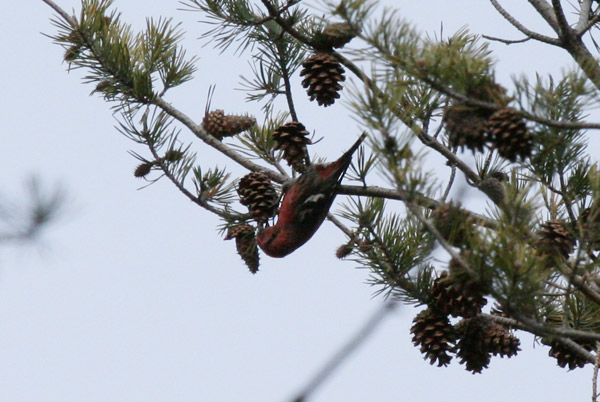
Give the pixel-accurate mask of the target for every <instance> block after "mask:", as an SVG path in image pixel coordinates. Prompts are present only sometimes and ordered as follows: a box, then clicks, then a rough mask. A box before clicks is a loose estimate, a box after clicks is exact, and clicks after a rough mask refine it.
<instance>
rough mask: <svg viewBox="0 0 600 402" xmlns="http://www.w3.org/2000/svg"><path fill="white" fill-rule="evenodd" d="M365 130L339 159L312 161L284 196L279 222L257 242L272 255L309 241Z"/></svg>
mask: <svg viewBox="0 0 600 402" xmlns="http://www.w3.org/2000/svg"><path fill="white" fill-rule="evenodd" d="M365 137H366V133H363V134H362V135H361V136H360V138H359V139H358V140H357V141H356V142H355V143H354V145H352V147H351V148H350V149H349V150H348V151H346V152H345V153H344V154H343V155H342V156H341V157H340V158H339V159H338V160H336V161H334V162H331V163H326V164H313V165H310V166H309V167H308V168H307V169H306V171H305V172H304V173H303V174H302V175H301V176H300V177H299V178H298V179H297V180H295V181H294V183H293V184H292V185H291V187H290V189H289V190H288V191H287V192H286V193H285V195H284V196H283V200H282V201H281V206H280V208H279V215H278V218H277V223H276V224H275V225H274V226H270V227H268V228H266V229H264V230H262V231H259V233H258V235H257V236H256V241H257V243H258V246H259V247H260V248H261V249H262V251H264V252H265V253H266V254H267V255H269V256H271V257H285V256H286V255H288V254H290V253H292V252H293V251H294V250H296V249H297V248H299V247H300V246H302V245H303V244H304V243H306V242H307V241H308V240H309V239H310V238H311V237H312V236H313V235H314V234H315V232H316V231H317V229H319V227H320V226H321V224H322V223H323V221H324V220H325V217H326V216H327V213H328V212H329V208H331V204H333V200H334V199H335V196H336V195H337V190H338V187H339V185H340V183H341V181H342V178H343V177H344V174H345V173H346V170H347V169H348V166H350V162H351V161H352V154H353V153H354V152H355V151H356V150H357V149H358V147H359V146H360V144H361V143H362V141H363V140H364V139H365Z"/></svg>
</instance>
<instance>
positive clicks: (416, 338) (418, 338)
mask: <svg viewBox="0 0 600 402" xmlns="http://www.w3.org/2000/svg"><path fill="white" fill-rule="evenodd" d="M410 332H411V333H412V334H413V338H412V341H413V344H414V345H415V346H420V350H421V353H423V354H424V355H425V359H429V362H430V364H435V363H436V362H437V365H438V367H441V366H447V365H448V363H450V361H451V360H452V356H450V353H454V342H455V341H456V334H455V332H454V327H452V325H451V324H450V321H449V320H448V317H447V316H446V315H444V314H440V313H438V312H435V311H433V310H423V311H421V312H420V313H419V314H417V316H416V317H415V318H414V320H413V326H412V327H411V329H410Z"/></svg>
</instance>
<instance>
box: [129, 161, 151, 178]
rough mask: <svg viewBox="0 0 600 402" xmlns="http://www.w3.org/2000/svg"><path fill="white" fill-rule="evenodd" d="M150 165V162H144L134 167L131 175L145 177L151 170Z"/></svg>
mask: <svg viewBox="0 0 600 402" xmlns="http://www.w3.org/2000/svg"><path fill="white" fill-rule="evenodd" d="M152 166H154V164H153V163H152V162H144V163H142V164H140V165H138V167H136V168H135V170H134V171H133V175H134V176H135V177H138V178H142V177H146V176H147V175H148V174H149V173H150V172H151V171H152Z"/></svg>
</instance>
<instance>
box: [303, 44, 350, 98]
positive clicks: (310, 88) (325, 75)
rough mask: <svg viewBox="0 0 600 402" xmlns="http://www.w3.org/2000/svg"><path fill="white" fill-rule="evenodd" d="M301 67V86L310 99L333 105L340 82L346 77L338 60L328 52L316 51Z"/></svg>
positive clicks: (339, 89) (338, 94)
mask: <svg viewBox="0 0 600 402" xmlns="http://www.w3.org/2000/svg"><path fill="white" fill-rule="evenodd" d="M302 67H303V69H302V71H301V72H300V76H302V77H304V79H303V80H302V86H303V87H304V88H306V92H307V93H308V96H309V97H310V100H311V101H313V100H315V99H316V100H317V103H318V104H319V106H321V105H322V106H325V107H327V106H330V105H333V103H334V102H335V100H336V99H338V98H339V97H340V93H339V92H340V91H341V89H342V86H341V85H340V82H341V81H344V80H345V79H346V77H345V76H344V68H343V67H342V65H341V64H340V62H339V61H337V59H336V58H335V57H334V56H332V55H331V54H329V53H325V52H318V53H315V54H313V55H312V56H311V57H309V58H308V59H306V60H305V61H304V62H303V63H302Z"/></svg>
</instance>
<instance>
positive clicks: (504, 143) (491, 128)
mask: <svg viewBox="0 0 600 402" xmlns="http://www.w3.org/2000/svg"><path fill="white" fill-rule="evenodd" d="M486 129H487V131H488V133H489V134H488V135H489V140H490V142H491V143H492V144H493V146H494V147H495V148H496V149H497V150H498V154H499V155H500V156H501V157H503V158H505V159H508V160H509V161H511V162H515V161H516V160H517V158H520V159H521V160H523V159H526V158H528V157H529V156H531V152H532V151H533V140H532V136H531V134H530V133H529V132H528V131H527V126H526V125H525V121H524V120H523V118H522V117H521V115H520V114H519V113H518V112H517V111H516V110H514V109H511V108H508V107H507V108H503V109H500V110H498V111H496V112H494V114H492V115H491V116H490V118H489V119H488V121H487V127H486Z"/></svg>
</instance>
